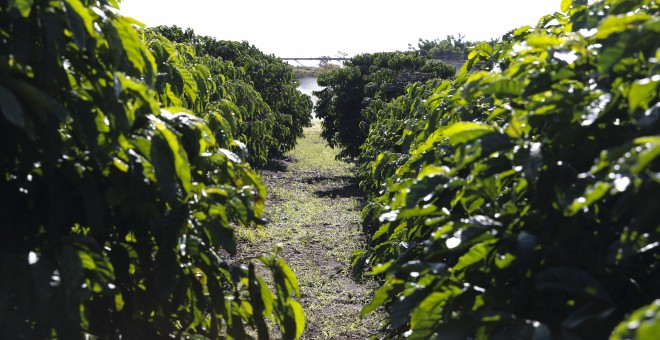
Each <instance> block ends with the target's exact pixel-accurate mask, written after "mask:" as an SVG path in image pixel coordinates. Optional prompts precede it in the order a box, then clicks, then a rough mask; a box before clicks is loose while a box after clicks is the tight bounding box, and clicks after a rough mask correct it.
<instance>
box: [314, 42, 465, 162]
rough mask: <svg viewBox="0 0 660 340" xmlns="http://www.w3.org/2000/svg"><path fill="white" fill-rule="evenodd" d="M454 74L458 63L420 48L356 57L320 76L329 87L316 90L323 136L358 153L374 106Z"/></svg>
mask: <svg viewBox="0 0 660 340" xmlns="http://www.w3.org/2000/svg"><path fill="white" fill-rule="evenodd" d="M454 75H455V68H454V67H453V66H451V65H449V64H446V63H442V62H440V61H437V60H432V59H429V58H426V57H422V56H420V54H419V53H418V52H416V51H408V52H383V53H374V54H362V55H358V56H355V57H353V58H352V59H351V60H349V61H347V62H345V63H344V65H343V67H342V68H340V69H337V70H332V71H330V72H327V73H325V74H323V75H321V76H320V77H319V78H318V83H319V85H320V86H324V87H325V89H323V90H321V91H318V92H315V93H314V94H315V95H316V96H317V97H318V98H319V100H318V102H317V104H316V107H315V108H314V111H315V112H316V115H317V117H318V118H319V119H321V120H322V128H323V131H322V133H321V136H322V137H323V138H324V139H325V140H326V141H327V142H328V144H329V145H330V146H332V147H337V148H340V149H341V151H340V153H339V157H348V158H355V157H358V156H359V154H360V146H361V145H362V144H363V143H364V141H365V140H366V137H367V133H368V131H369V126H370V125H371V124H372V123H373V122H374V117H373V114H372V113H373V111H375V109H374V108H375V107H378V106H380V105H381V104H382V103H384V102H387V101H390V100H392V99H393V98H396V97H398V96H400V95H402V94H404V93H405V90H406V87H407V86H408V85H410V84H413V83H416V82H425V81H427V80H429V79H435V78H443V79H449V78H452V77H453V76H454Z"/></svg>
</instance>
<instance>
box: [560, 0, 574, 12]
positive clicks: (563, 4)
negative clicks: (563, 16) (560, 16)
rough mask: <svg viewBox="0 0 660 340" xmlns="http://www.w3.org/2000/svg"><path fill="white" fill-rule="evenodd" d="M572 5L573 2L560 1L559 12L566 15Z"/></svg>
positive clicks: (567, 0)
mask: <svg viewBox="0 0 660 340" xmlns="http://www.w3.org/2000/svg"><path fill="white" fill-rule="evenodd" d="M571 5H573V0H561V11H562V12H564V13H566V12H568V10H569V9H570V8H571Z"/></svg>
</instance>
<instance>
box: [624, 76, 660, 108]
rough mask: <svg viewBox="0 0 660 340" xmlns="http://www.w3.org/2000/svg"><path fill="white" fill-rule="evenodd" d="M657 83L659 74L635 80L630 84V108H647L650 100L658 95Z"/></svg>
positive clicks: (659, 78)
mask: <svg viewBox="0 0 660 340" xmlns="http://www.w3.org/2000/svg"><path fill="white" fill-rule="evenodd" d="M658 83H660V76H654V77H652V78H646V79H641V80H637V81H635V82H634V83H633V84H632V86H630V92H629V94H628V105H630V110H631V111H634V110H636V109H637V108H639V107H641V108H642V109H648V108H649V104H650V103H651V101H652V100H653V99H654V98H656V97H657V96H658Z"/></svg>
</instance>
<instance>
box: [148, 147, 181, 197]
mask: <svg viewBox="0 0 660 340" xmlns="http://www.w3.org/2000/svg"><path fill="white" fill-rule="evenodd" d="M150 156H151V157H150V158H151V162H152V163H153V169H154V171H155V173H156V179H157V180H158V187H159V190H160V191H161V193H162V195H163V197H164V198H165V199H166V200H167V201H169V202H171V203H174V202H177V186H176V182H175V180H174V179H175V177H174V176H175V170H174V160H173V156H172V150H171V149H170V147H169V145H168V144H167V141H166V140H165V138H163V137H161V136H160V135H156V136H154V137H153V138H152V141H151V155H150Z"/></svg>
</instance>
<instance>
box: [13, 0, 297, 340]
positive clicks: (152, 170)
mask: <svg viewBox="0 0 660 340" xmlns="http://www.w3.org/2000/svg"><path fill="white" fill-rule="evenodd" d="M138 24H139V23H137V22H136V21H134V20H132V19H130V18H126V17H122V16H120V15H118V14H117V1H112V0H109V1H105V0H101V1H91V0H64V1H47V0H43V1H42V0H20V1H19V0H12V1H4V0H3V1H0V218H1V219H2V221H3V223H2V225H1V226H0V277H1V279H0V338H3V339H4V338H7V339H15V338H51V337H57V338H63V339H77V338H85V337H89V336H93V337H98V338H124V337H125V338H165V337H177V338H181V337H187V336H193V335H198V336H205V337H211V338H219V337H221V336H222V337H227V338H238V339H243V338H246V337H247V334H246V329H248V328H254V329H256V330H257V333H258V335H259V336H260V337H261V338H267V336H268V335H267V333H265V330H264V329H265V328H264V327H265V319H266V318H271V319H273V320H274V321H275V322H276V323H277V324H279V325H280V328H281V330H282V332H283V337H284V338H287V339H293V338H296V337H299V336H300V334H301V331H302V327H304V319H303V317H302V312H301V311H300V305H299V304H298V303H297V302H295V301H294V300H293V297H294V294H299V293H298V288H297V284H296V282H295V276H294V275H293V273H292V272H291V270H290V269H289V268H288V266H287V265H286V264H285V263H284V262H283V261H282V260H281V258H279V257H277V255H276V254H274V255H269V256H264V257H262V258H260V260H261V261H262V262H264V263H265V264H267V265H268V267H269V268H270V269H271V271H272V273H273V275H274V277H275V280H274V283H275V284H274V288H275V292H272V291H271V290H270V289H268V288H267V287H266V284H265V283H264V281H263V279H262V278H260V277H258V276H256V275H255V273H254V268H253V267H252V266H251V265H250V266H246V265H242V264H237V263H233V262H232V261H231V260H230V259H229V256H228V255H231V254H235V252H236V243H235V238H234V226H235V225H236V224H237V223H241V224H246V225H247V224H254V223H260V222H261V220H260V216H261V214H262V211H263V207H264V200H265V196H266V191H265V187H264V185H263V184H262V183H261V180H260V179H259V177H258V175H257V174H256V172H255V171H254V170H252V169H251V168H250V166H249V165H248V164H247V163H246V162H245V161H244V158H243V157H242V154H243V153H244V151H245V150H244V149H246V147H245V143H244V142H241V141H240V138H241V136H242V135H244V133H243V132H242V131H241V128H240V126H241V124H245V123H244V122H245V121H249V119H252V118H251V117H252V116H250V114H255V112H260V111H259V109H258V108H259V107H260V106H262V105H263V106H265V104H263V102H262V101H260V100H258V99H259V96H258V94H257V93H256V92H255V91H254V90H253V89H251V88H249V87H248V86H245V89H243V88H241V85H242V83H241V82H240V81H235V82H230V81H227V78H229V77H231V78H230V79H238V77H236V75H237V74H240V73H241V72H242V71H241V70H240V69H236V68H235V67H233V66H232V65H230V64H226V63H223V62H220V61H217V60H213V59H203V58H202V59H199V58H197V56H196V53H197V52H196V50H195V49H194V48H193V47H192V46H190V45H186V44H176V43H172V42H171V41H169V40H167V39H165V38H164V37H162V36H161V35H158V34H155V33H154V32H150V31H149V30H143V31H136V30H135V29H134V26H135V25H138ZM252 100H253V101H252ZM238 102H240V105H241V106H240V107H239V106H238V105H239V104H238ZM251 106H254V107H255V108H254V109H252V108H251ZM245 107H248V108H250V109H249V110H248V109H244V108H245ZM254 119H255V120H256V119H258V116H257V117H255V118H254ZM247 142H248V144H249V141H247Z"/></svg>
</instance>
